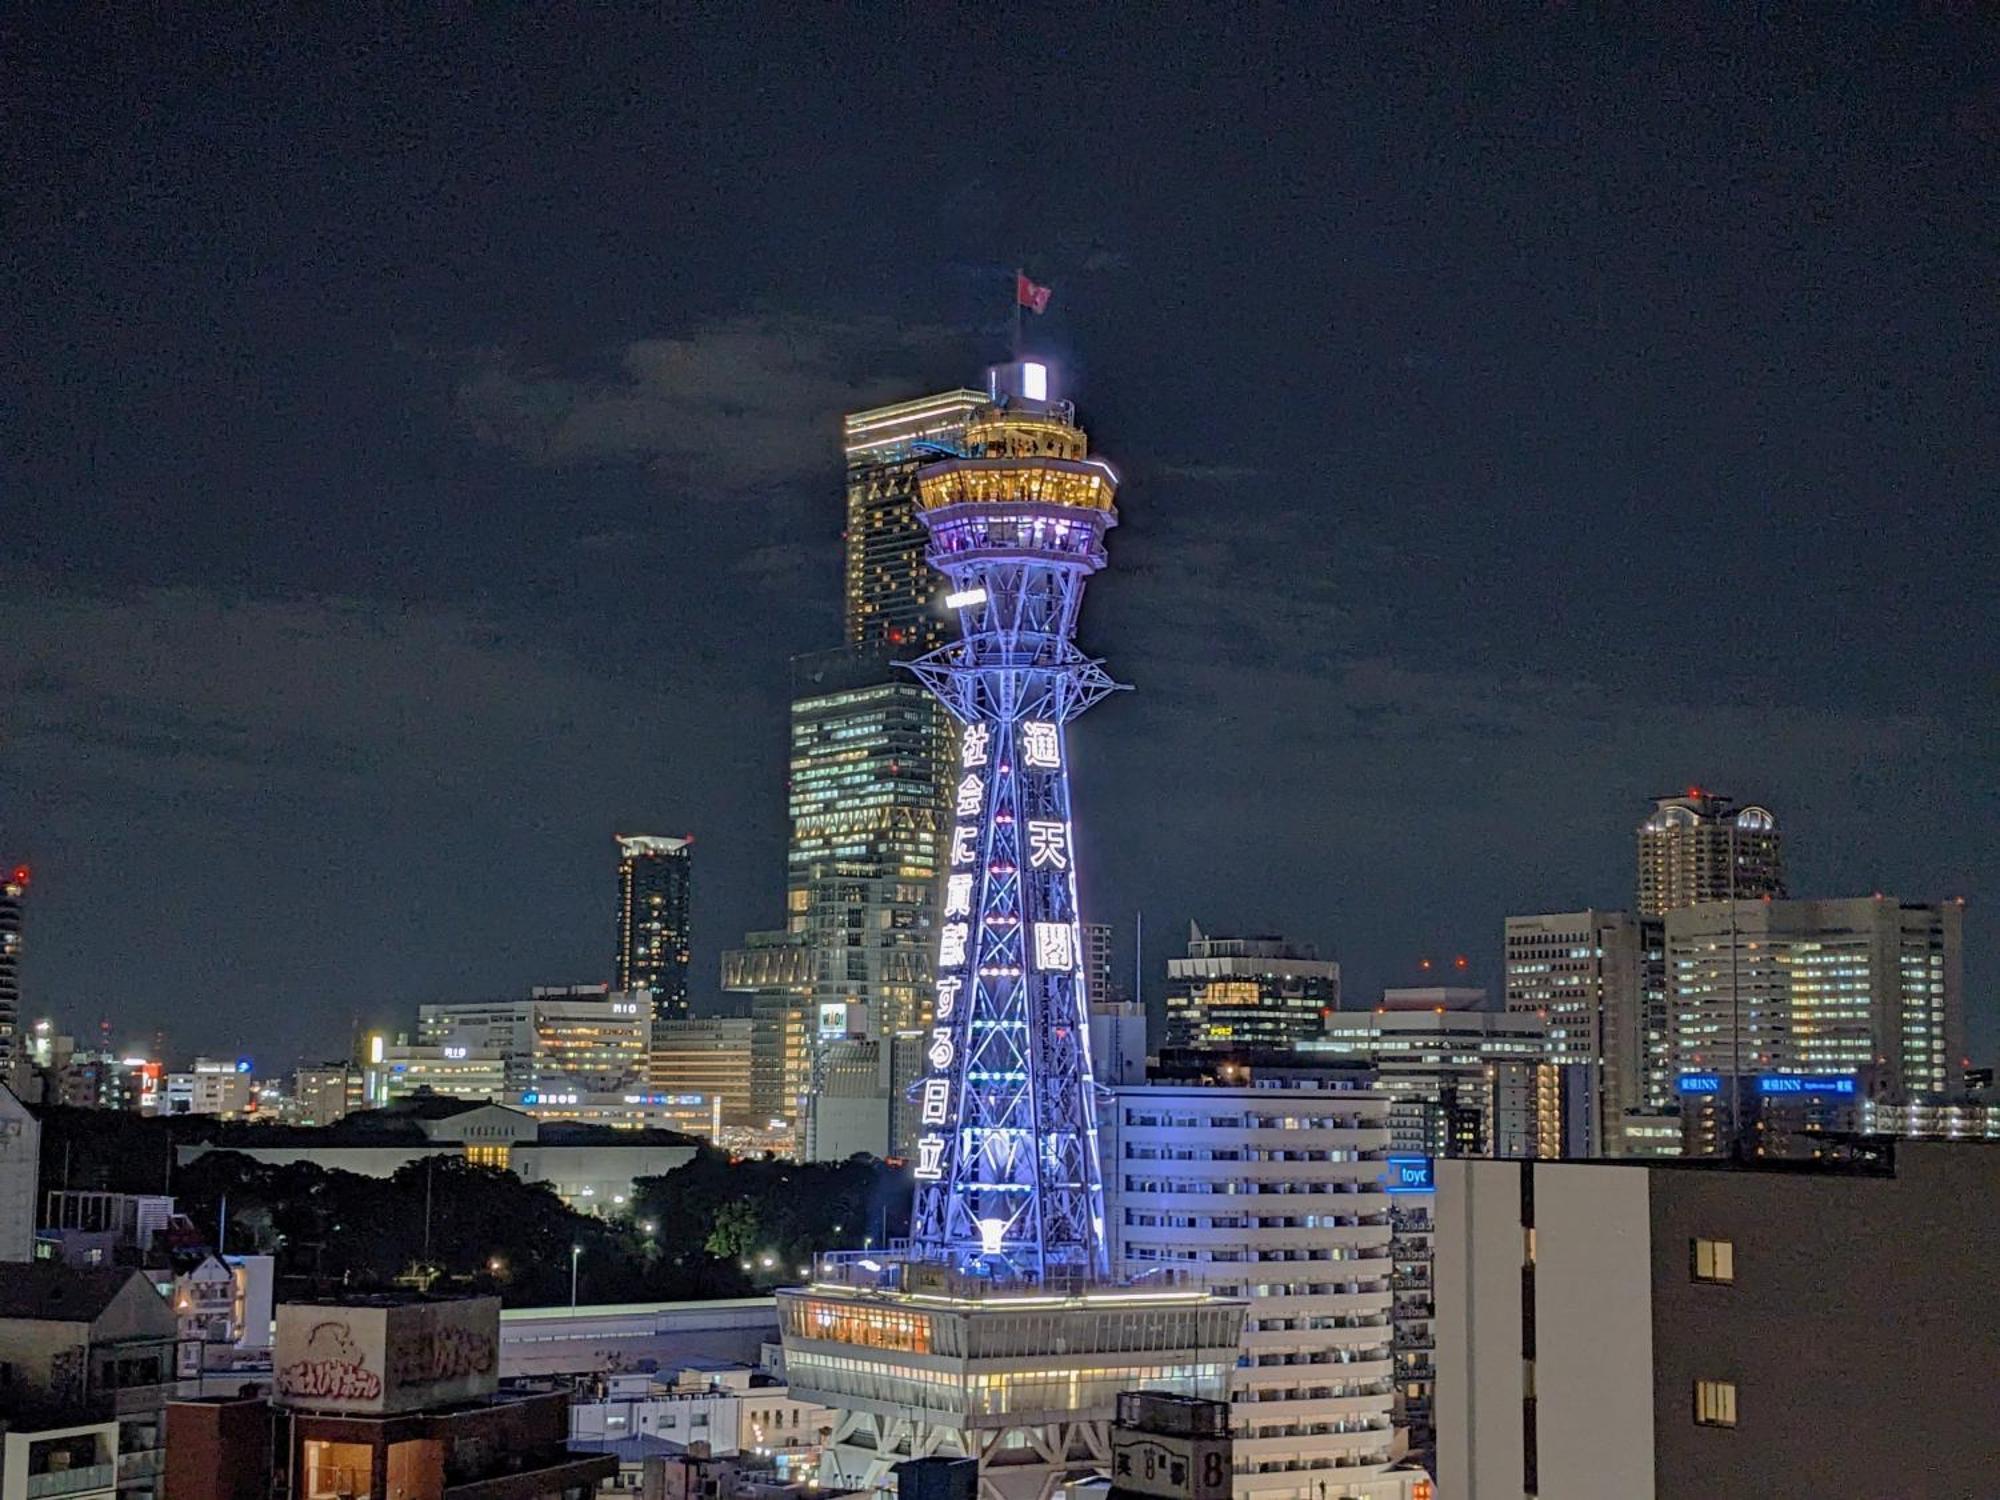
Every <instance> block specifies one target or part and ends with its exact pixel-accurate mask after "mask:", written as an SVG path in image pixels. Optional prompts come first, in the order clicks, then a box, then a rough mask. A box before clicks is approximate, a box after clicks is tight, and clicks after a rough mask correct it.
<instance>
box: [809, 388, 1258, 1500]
mask: <svg viewBox="0 0 2000 1500" xmlns="http://www.w3.org/2000/svg"><path fill="white" fill-rule="evenodd" d="M989 397H990V400H989V402H988V404H986V405H983V406H981V407H980V409H979V411H978V412H977V413H976V414H975V417H974V419H973V420H972V421H971V422H970V423H968V426H967V431H966V434H965V440H964V456H963V457H946V458H942V459H940V460H939V461H938V462H936V463H934V464H929V465H926V466H924V467H923V468H922V469H921V471H920V473H919V475H918V496H919V498H918V509H919V514H920V519H921V520H922V522H923V524H924V526H925V528H926V530H927V531H928V533H929V537H930V547H929V555H930V556H931V557H932V558H934V559H935V560H936V562H937V566H938V567H939V568H940V569H941V570H942V571H943V572H944V573H945V574H946V576H947V578H948V580H949V583H950V590H951V592H950V593H949V594H948V595H947V599H948V601H949V603H950V607H951V608H952V609H953V610H955V611H956V612H957V615H958V621H959V626H960V634H959V639H958V640H957V641H956V642H954V643H953V644H952V645H950V646H948V647H941V648H939V649H938V650H937V651H935V652H932V653H930V654H927V655H926V656H924V657H922V658H920V659H919V660H918V661H916V662H915V663H914V664H913V665H914V667H915V669H916V672H917V675H918V677H919V678H920V680H921V681H922V682H923V683H924V684H925V686H927V687H928V688H929V689H930V690H931V691H932V692H934V693H936V694H937V695H938V697H939V698H940V700H942V701H943V702H944V703H947V704H949V705H950V709H951V712H952V716H953V717H954V718H955V719H956V720H958V721H959V722H960V723H962V724H963V725H964V729H963V730H962V732H961V733H960V734H959V736H958V740H957V744H956V746H955V747H954V748H955V749H956V752H957V753H956V755H955V756H953V757H952V760H953V761H955V764H954V765H953V767H952V771H951V802H950V803H949V804H948V805H949V809H950V813H951V817H950V820H949V827H950V832H949V838H948V842H947V845H946V855H945V866H946V870H947V872H948V875H947V880H946V883H945V886H944V890H943V892H942V894H941V900H940V902H939V922H940V925H939V927H938V930H937V944H938V946H937V949H936V963H935V968H934V973H933V977H932V982H931V988H930V990H929V992H928V995H927V1001H928V1004H929V1008H930V1011H931V1025H930V1027H929V1032H928V1036H927V1037H926V1038H925V1045H926V1062H927V1070H926V1072H925V1074H924V1076H923V1078H922V1080H921V1084H920V1086H919V1088H918V1089H917V1090H916V1091H915V1096H916V1101H917V1107H918V1108H919V1110H920V1121H921V1126H922V1130H921V1133H920V1134H919V1135H918V1137H917V1141H916V1145H917V1153H916V1162H915V1167H914V1170H913V1175H914V1176H915V1178H916V1183H917V1192H916V1201H915V1206H914V1210H913V1213H912V1220H911V1236H910V1244H909V1246H908V1248H907V1249H906V1250H904V1251H902V1252H901V1253H899V1254H895V1255H889V1254H884V1253H882V1252H879V1251H878V1252H873V1253H871V1252H868V1251H865V1250H864V1251H857V1252H839V1253H836V1254H833V1255H827V1256H822V1257H820V1260H819V1262H818V1264H817V1265H816V1266H815V1269H814V1273H813V1279H812V1282H811V1284H810V1285H807V1286H804V1287H797V1288H788V1289H785V1290H783V1291H780V1292H779V1293H778V1303H779V1316H780V1319H781V1327H782V1329H783V1333H784V1343H785V1371H786V1374H787V1376H788V1378H789V1379H790V1381H791V1390H792V1393H793V1395H794V1396H797V1397H800V1398H802V1399H807V1400H812V1401H816V1402H819V1403H821V1404H823V1405H826V1406H828V1407H831V1408H833V1409H834V1410H835V1412H836V1414H837V1415H836V1417H835V1422H834V1430H833V1432H832V1434H831V1435H830V1441H829V1443H828V1448H827V1455H826V1457H825V1459H824V1460H823V1462H822V1465H821V1476H820V1477H821V1481H822V1483H833V1484H838V1485H840V1486H842V1487H844V1488H856V1487H859V1488H875V1487H877V1486H879V1485H882V1484H883V1483H885V1482H886V1481H889V1480H890V1479H891V1477H892V1475H893V1474H894V1473H895V1469H896V1465H897V1464H899V1463H901V1462H903V1461H904V1460H906V1459H922V1458H933V1457H962V1458H974V1459H976V1460H978V1462H979V1471H980V1481H981V1489H982V1493H984V1494H985V1495H986V1496H987V1497H988V1500H1050V1497H1052V1496H1054V1495H1055V1494H1056V1492H1057V1491H1058V1490H1059V1489H1061V1488H1062V1487H1063V1486H1064V1485H1065V1484H1066V1483H1067V1482H1068V1481H1070V1480H1071V1479H1073V1478H1076V1477H1080V1476H1082V1475H1086V1474H1089V1473H1091V1472H1093V1471H1094V1470H1097V1469H1099V1468H1101V1467H1102V1466H1103V1465H1104V1463H1105V1462H1106V1461H1107V1459H1108V1457H1109V1453H1108V1448H1109V1428H1110V1423H1111V1419H1112V1416H1113V1414H1114V1408H1115V1401H1116V1398H1117V1395H1118V1393H1119V1392H1120V1391H1126V1390H1133V1389H1154V1390H1168V1391H1173V1392H1177V1393H1180V1394H1185V1395H1195V1396H1204V1397H1208V1398H1210V1399H1214V1398H1217V1397H1220V1396H1222V1395H1223V1394H1225V1390H1224V1384H1225V1381H1226V1378H1227V1372H1228V1370H1229V1368H1230V1366H1231V1365H1233V1363H1234V1361H1235V1355H1236V1348H1237V1339H1238V1334H1239V1332H1240V1330H1241V1324H1242V1317H1243V1306H1242V1304H1241V1303H1238V1302H1231V1301H1228V1300H1226V1299H1220V1298H1217V1297H1215V1296H1213V1295H1212V1294H1210V1293H1208V1292H1207V1291H1205V1290H1202V1289H1199V1288H1191V1287H1182V1286H1174V1285H1171V1284H1169V1285H1165V1286H1158V1287H1154V1286H1145V1287H1134V1286H1126V1285H1120V1284H1118V1283H1116V1282H1114V1281H1113V1280H1112V1279H1111V1276H1110V1257H1109V1247H1108V1244H1107V1241H1106V1233H1105V1222H1104V1198H1103V1182H1102V1173H1101V1169H1100V1166H1099V1160H1098V1141H1097V1129H1096V1118H1095V1109H1094V1105H1095V1087H1094V1084H1093V1082H1092V1079H1091V1074H1090V1058H1089V1053H1088V1049H1087V1046H1086V1042H1085V1037H1084V1031H1085V1027H1084V1026H1082V1025H1080V1024H1078V1023H1079V1021H1080V1019H1081V1017H1082V1016H1083V1013H1084V1011H1083V997H1082V996H1081V994H1080V993H1079V991H1080V989H1081V985H1082V980H1083V965H1082V939H1081V931H1080V921H1081V914H1080V913H1079V912H1078V910H1077V897H1076V872H1075V845H1074V841H1073V838H1072V833H1073V824H1072V823H1071V821H1070V815H1071V806H1070V798H1069V775H1068V760H1067V754H1066V736H1065V730H1066V727H1067V725H1068V723H1069V722H1070V721H1071V720H1073V719H1074V718H1075V717H1076V716H1077V715H1079V714H1081V713H1082V712H1083V711H1084V710H1086V709H1087V708H1089V707H1090V706H1091V705H1092V704H1093V703H1095V702H1096V701H1097V700H1098V699H1100V698H1101V697H1103V696H1104V694H1106V693H1107V692H1110V691H1112V690H1113V687H1114V684H1113V683H1112V682H1111V680H1110V679H1109V678H1108V677H1107V676H1106V675H1105V673H1104V671H1103V668H1102V667H1101V666H1099V665H1098V663H1097V662H1096V661H1094V660H1093V659H1091V658H1089V657H1087V656H1085V655H1084V654H1083V653H1082V652H1081V651H1080V650H1078V649H1077V647H1076V645H1075V643H1074V640H1073V633H1074V629H1075V623H1076V615H1077V608H1078V606H1079V604H1080V603H1081V598H1082V591H1083V584H1084V580H1085V578H1086V577H1087V576H1088V575H1089V574H1090V573H1092V572H1094V571H1096V570H1097V569H1098V568H1101V567H1102V566H1103V565H1104V562H1105V552H1104V545H1103V543H1104V535H1105V532H1106V530H1107V529H1108V528H1109V527H1110V526H1111V525H1113V524H1114V523H1115V521H1116V514H1115V512H1114V511H1113V510H1112V497H1113V495H1114V493H1115V490H1116V485H1117V476H1116V474H1115V473H1114V472H1113V471H1112V470H1111V469H1110V467H1109V466H1108V465H1106V464H1104V463H1103V461H1102V460H1100V459H1092V458H1090V457H1089V456H1088V440H1087V439H1086V437H1085V436H1084V433H1083V431H1082V429H1080V428H1079V427H1077V426H1076V425H1075V419H1074V413H1073V411H1072V409H1071V408H1070V407H1069V406H1068V404H1067V403H1064V402H1061V401H1058V400H1054V399H1051V394H1050V391H1049V371H1048V368H1047V366H1045V365H1043V364H1040V363H1039V362H1034V361H1024V362H1020V363H1017V364H1015V365H1012V366H1008V367H1006V368H1005V369H1003V370H998V371H995V372H994V379H993V382H992V384H991V386H990V388H989Z"/></svg>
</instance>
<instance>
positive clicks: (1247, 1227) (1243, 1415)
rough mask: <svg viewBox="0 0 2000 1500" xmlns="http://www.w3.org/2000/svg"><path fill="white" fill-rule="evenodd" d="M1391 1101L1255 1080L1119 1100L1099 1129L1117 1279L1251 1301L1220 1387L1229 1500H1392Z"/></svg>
mask: <svg viewBox="0 0 2000 1500" xmlns="http://www.w3.org/2000/svg"><path fill="white" fill-rule="evenodd" d="M1391 1154H1392V1151H1391V1147H1390V1139H1389V1102H1388V1100H1387V1098H1386V1097H1384V1096H1383V1095H1381V1094H1378V1093H1374V1092H1370V1091H1364V1090H1362V1089H1360V1088H1358V1087H1352V1086H1350V1087H1334V1086H1331V1085H1329V1084H1327V1083H1323V1082H1320V1081H1316V1080H1305V1079H1297V1078H1292V1079H1287V1078H1284V1077H1282V1076H1281V1075H1260V1076H1259V1078H1258V1080H1257V1082H1256V1084H1255V1085H1254V1086H1249V1087H1240V1088H1238V1087H1228V1086H1214V1085H1205V1084H1198V1083H1153V1084H1139V1085H1128V1086H1124V1087H1120V1088H1118V1089H1116V1090H1115V1092H1114V1097H1113V1099H1112V1101H1111V1105H1110V1108H1109V1112H1108V1121H1107V1127H1106V1131H1105V1161H1106V1193H1107V1197H1108V1199H1109V1205H1110V1215H1109V1218H1110V1223H1111V1225H1112V1241H1113V1246H1114V1252H1115V1254H1116V1257H1117V1263H1118V1266H1119V1268H1120V1270H1121V1272H1122V1273H1123V1274H1125V1275H1127V1276H1129V1277H1134V1278H1137V1277H1143V1276H1146V1275H1150V1274H1157V1273H1158V1272H1159V1271H1161V1270H1162V1269H1163V1268H1165V1269H1171V1270H1172V1271H1174V1272H1176V1273H1179V1274H1183V1275H1186V1276H1188V1277H1190V1278H1192V1279H1194V1280H1196V1281H1198V1282H1199V1283H1200V1284H1202V1285H1205V1286H1208V1287H1210V1288H1211V1289H1213V1290H1214V1291H1216V1292H1218V1293H1219V1294H1221V1295H1223V1296H1226V1297H1231V1298H1238V1299H1242V1300H1244V1301H1247V1303H1248V1304H1249V1313H1248V1315H1247V1316H1246V1318H1245V1319H1244V1323H1243V1337H1242V1348H1241V1354H1240V1356H1239V1358H1238V1360H1237V1366H1236V1369H1235V1370H1234V1371H1232V1372H1231V1375H1230V1400H1231V1403H1232V1410H1231V1427H1232V1429H1233V1435H1234V1438H1235V1469H1234V1476H1233V1480H1232V1484H1231V1491H1232V1493H1233V1494H1234V1495H1235V1496H1236V1497H1237V1500H1319V1495H1320V1493H1321V1491H1320V1486H1322V1485H1325V1486H1326V1487H1327V1489H1326V1493H1328V1494H1340V1495H1352V1496H1357V1497H1366V1500H1374V1497H1377V1496H1394V1497H1397V1500H1404V1497H1406V1496H1407V1495H1408V1494H1409V1493H1410V1488H1411V1486H1412V1485H1413V1484H1414V1482H1415V1480H1416V1478H1417V1477H1418V1475H1417V1474H1416V1473H1415V1472H1414V1471H1410V1470H1407V1469H1403V1468H1400V1467H1399V1466H1398V1464H1397V1459H1398V1457H1399V1455H1400V1450H1399V1443H1398V1438H1397V1434H1396V1431H1395V1427H1394V1421H1393V1411H1394V1406H1395V1397H1396V1390H1395V1356H1394V1349H1393V1344H1394V1340H1395V1332H1396V1330H1395V1327H1394V1324H1393V1320H1392V1314H1393V1303H1394V1299H1395V1295H1396V1294H1395V1288H1394V1281H1395V1274H1396V1273H1395V1260H1394V1256H1393V1252H1392V1247H1391V1239H1392V1235H1393V1226H1392V1221H1391V1211H1392V1207H1393V1205H1394V1203H1395V1199H1394V1198H1393V1196H1392V1195H1391V1194H1390V1193H1389V1191H1388V1187H1389V1183H1388V1182H1387V1181H1386V1178H1387V1175H1388V1173H1389V1165H1388V1158H1389V1157H1390V1155H1391Z"/></svg>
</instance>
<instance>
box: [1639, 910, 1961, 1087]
mask: <svg viewBox="0 0 2000 1500" xmlns="http://www.w3.org/2000/svg"><path fill="white" fill-rule="evenodd" d="M1963 934H1964V905H1963V903H1962V902H1959V901H1945V902H1936V903H1912V902H1903V901H1898V900H1896V899H1895V898H1894V897H1890V896H1872V897H1870V896H1864V897H1860V898H1857V899H1853V900H1839V901H1748V902H1744V901H1739V902H1735V903H1728V902H1722V903H1714V902H1711V903H1709V904H1707V905H1703V906H1693V907H1687V908H1684V909H1682V910H1679V911H1675V912H1671V913H1669V914H1668V916H1667V918H1666V964H1667V973H1668V986H1669V1002H1670V1006H1671V1009H1672V1024H1673V1037H1672V1047H1673V1052H1672V1062H1673V1071H1674V1073H1675V1074H1676V1075H1681V1074H1720V1075H1723V1076H1724V1077H1737V1078H1740V1077H1747V1076H1751V1075H1763V1074H1855V1075H1861V1074H1867V1075H1869V1078H1870V1088H1871V1090H1872V1092H1873V1093H1874V1095H1875V1097H1877V1098H1880V1099H1884V1100H1890V1101H1898V1102H1921V1101H1925V1100H1940V1099H1943V1098H1946V1097H1949V1096H1950V1095H1952V1094H1954V1093H1956V1092H1957V1090H1956V1088H1955V1086H1954V1084H1953V1079H1954V1078H1955V1077H1956V1072H1957V1069H1958V1067H1959V1066H1960V1064H1959V1059H1960V1058H1962V1057H1963V1056H1964V1055H1965V1038H1964V1022H1965V1013H1964V999H1963V994H1964V991H1963V985H1964V968H1963Z"/></svg>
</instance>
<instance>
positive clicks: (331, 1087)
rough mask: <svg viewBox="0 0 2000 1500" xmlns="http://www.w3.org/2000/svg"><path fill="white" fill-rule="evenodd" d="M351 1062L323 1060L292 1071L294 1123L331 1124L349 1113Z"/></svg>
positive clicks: (355, 1071)
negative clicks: (328, 1061) (314, 1064)
mask: <svg viewBox="0 0 2000 1500" xmlns="http://www.w3.org/2000/svg"><path fill="white" fill-rule="evenodd" d="M358 1071H359V1070H358V1069H357V1068H355V1067H354V1066H353V1065H352V1064H350V1063H322V1064H320V1065H319V1066H318V1067H316V1068H300V1069H298V1070H297V1071H295V1072H294V1073H293V1074H292V1110H291V1118H290V1120H289V1122H288V1123H290V1124H293V1125H331V1124H333V1123H334V1122H335V1121H336V1120H339V1119H341V1118H342V1117H344V1116H345V1115H346V1114H347V1111H348V1108H349V1094H350V1091H351V1090H352V1089H353V1087H354V1075H355V1074H356V1073H357V1072H358Z"/></svg>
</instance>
